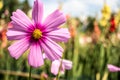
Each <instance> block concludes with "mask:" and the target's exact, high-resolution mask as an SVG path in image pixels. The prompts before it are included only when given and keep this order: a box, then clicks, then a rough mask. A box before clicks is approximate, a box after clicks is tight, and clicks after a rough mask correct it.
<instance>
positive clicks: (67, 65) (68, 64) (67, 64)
mask: <svg viewBox="0 0 120 80" xmlns="http://www.w3.org/2000/svg"><path fill="white" fill-rule="evenodd" d="M62 64H63V65H64V66H65V69H67V70H69V69H71V68H72V62H71V61H69V60H65V59H63V60H62Z"/></svg>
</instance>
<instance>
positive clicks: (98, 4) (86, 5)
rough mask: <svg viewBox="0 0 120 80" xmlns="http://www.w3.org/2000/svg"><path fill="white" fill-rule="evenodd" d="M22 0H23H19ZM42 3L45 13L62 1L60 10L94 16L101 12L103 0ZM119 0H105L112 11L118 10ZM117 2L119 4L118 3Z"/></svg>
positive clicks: (31, 0)
mask: <svg viewBox="0 0 120 80" xmlns="http://www.w3.org/2000/svg"><path fill="white" fill-rule="evenodd" d="M21 1H23V0H21ZM42 1H43V3H44V9H45V10H44V11H45V15H48V14H50V13H51V12H53V11H54V10H55V9H57V8H58V6H59V3H62V5H63V7H62V11H63V12H64V13H65V14H70V15H71V16H74V17H80V16H82V17H84V16H96V15H99V14H100V13H101V9H102V7H103V4H104V0H42ZM119 1H120V0H106V3H107V4H108V5H109V6H110V8H111V10H112V11H113V12H116V11H118V7H120V3H119ZM33 2H34V0H29V4H30V5H31V6H33ZM118 3H119V4H118Z"/></svg>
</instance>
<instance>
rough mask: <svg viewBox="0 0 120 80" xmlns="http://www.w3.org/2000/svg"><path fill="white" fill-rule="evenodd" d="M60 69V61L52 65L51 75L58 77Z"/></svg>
mask: <svg viewBox="0 0 120 80" xmlns="http://www.w3.org/2000/svg"><path fill="white" fill-rule="evenodd" d="M59 67H60V61H59V60H55V61H53V62H52V65H51V73H53V74H54V75H57V74H58V71H59Z"/></svg>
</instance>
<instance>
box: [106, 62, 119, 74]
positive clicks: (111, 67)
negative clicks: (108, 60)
mask: <svg viewBox="0 0 120 80" xmlns="http://www.w3.org/2000/svg"><path fill="white" fill-rule="evenodd" d="M107 68H108V69H109V71H110V72H118V71H120V68H119V67H117V66H114V65H111V64H108V65H107Z"/></svg>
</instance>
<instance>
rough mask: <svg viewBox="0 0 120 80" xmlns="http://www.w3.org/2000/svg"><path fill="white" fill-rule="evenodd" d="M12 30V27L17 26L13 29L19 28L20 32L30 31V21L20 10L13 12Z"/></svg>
mask: <svg viewBox="0 0 120 80" xmlns="http://www.w3.org/2000/svg"><path fill="white" fill-rule="evenodd" d="M11 19H12V24H13V28H14V25H17V26H15V27H20V29H21V30H23V31H27V30H28V29H32V27H31V26H32V25H33V23H32V21H31V20H30V19H29V18H28V17H27V16H26V15H25V14H24V12H22V11H21V10H17V11H16V12H13V15H12V17H11Z"/></svg>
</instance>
